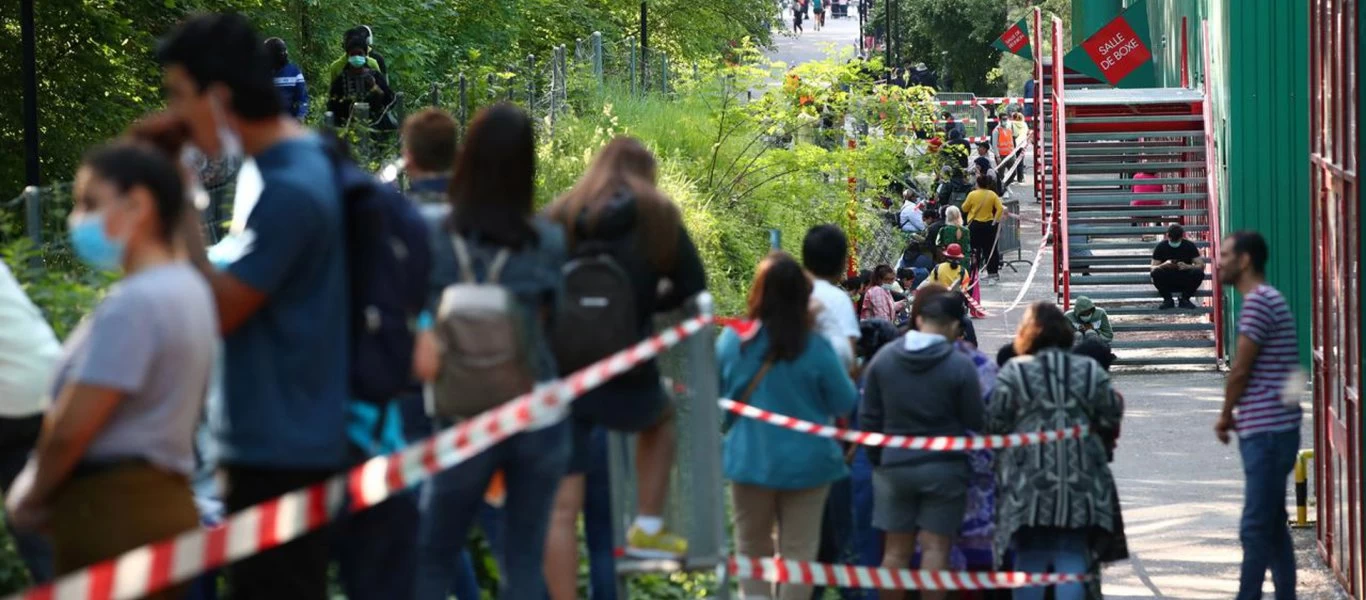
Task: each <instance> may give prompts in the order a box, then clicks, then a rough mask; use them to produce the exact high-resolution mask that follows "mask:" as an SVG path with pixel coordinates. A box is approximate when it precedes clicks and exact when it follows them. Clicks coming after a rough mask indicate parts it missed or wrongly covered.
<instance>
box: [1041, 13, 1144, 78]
mask: <svg viewBox="0 0 1366 600" xmlns="http://www.w3.org/2000/svg"><path fill="white" fill-rule="evenodd" d="M1063 64H1064V65H1065V66H1066V67H1067V68H1069V69H1072V70H1074V71H1077V72H1078V73H1084V74H1086V75H1090V76H1092V77H1095V78H1096V79H1099V80H1101V81H1104V82H1105V83H1108V84H1110V85H1112V86H1114V87H1121V88H1145V87H1153V86H1155V85H1157V69H1156V67H1155V66H1154V65H1153V53H1152V38H1151V37H1149V35H1148V2H1147V0H1138V2H1135V3H1134V4H1133V5H1132V6H1130V7H1129V8H1127V9H1125V10H1124V12H1123V13H1120V15H1119V16H1118V17H1115V19H1114V20H1113V21H1110V23H1109V24H1108V25H1106V26H1104V27H1101V28H1100V31H1097V32H1095V33H1094V34H1091V37H1088V38H1086V40H1085V41H1083V42H1082V43H1081V45H1079V46H1077V47H1076V48H1073V49H1072V51H1071V52H1068V53H1067V56H1066V57H1065V58H1063Z"/></svg>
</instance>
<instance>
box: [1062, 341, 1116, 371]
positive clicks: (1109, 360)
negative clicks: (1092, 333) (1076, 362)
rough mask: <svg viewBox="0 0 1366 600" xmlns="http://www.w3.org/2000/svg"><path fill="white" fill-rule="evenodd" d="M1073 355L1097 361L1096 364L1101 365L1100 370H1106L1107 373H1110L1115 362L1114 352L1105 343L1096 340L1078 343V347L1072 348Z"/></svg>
mask: <svg viewBox="0 0 1366 600" xmlns="http://www.w3.org/2000/svg"><path fill="white" fill-rule="evenodd" d="M1072 353H1073V354H1080V355H1082V356H1089V357H1091V358H1093V359H1095V360H1096V362H1097V363H1099V364H1100V368H1102V369H1105V370H1106V371H1109V370H1110V365H1112V364H1114V362H1115V355H1114V353H1113V352H1110V348H1109V346H1106V345H1105V344H1104V343H1103V342H1101V341H1100V340H1097V339H1094V338H1087V339H1084V340H1082V341H1081V342H1079V343H1077V345H1076V346H1074V347H1073V348H1072Z"/></svg>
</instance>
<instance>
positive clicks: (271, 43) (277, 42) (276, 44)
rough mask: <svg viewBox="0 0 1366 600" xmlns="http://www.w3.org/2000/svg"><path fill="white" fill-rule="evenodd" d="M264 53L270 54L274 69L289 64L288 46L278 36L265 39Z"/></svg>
mask: <svg viewBox="0 0 1366 600" xmlns="http://www.w3.org/2000/svg"><path fill="white" fill-rule="evenodd" d="M266 53H267V54H269V55H270V59H271V61H273V63H274V64H275V68H276V69H279V68H281V67H284V66H285V65H287V64H289V47H288V46H286V45H285V41H284V40H282V39H280V38H277V37H273V38H270V39H268V40H266Z"/></svg>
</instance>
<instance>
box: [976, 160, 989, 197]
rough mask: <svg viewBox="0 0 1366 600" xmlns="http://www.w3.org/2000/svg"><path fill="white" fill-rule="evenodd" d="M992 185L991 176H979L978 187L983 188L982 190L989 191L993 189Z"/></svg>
mask: <svg viewBox="0 0 1366 600" xmlns="http://www.w3.org/2000/svg"><path fill="white" fill-rule="evenodd" d="M982 160H986V159H982ZM991 183H992V182H991V176H990V175H986V174H982V175H978V176H977V187H979V188H982V189H984V190H989V189H991Z"/></svg>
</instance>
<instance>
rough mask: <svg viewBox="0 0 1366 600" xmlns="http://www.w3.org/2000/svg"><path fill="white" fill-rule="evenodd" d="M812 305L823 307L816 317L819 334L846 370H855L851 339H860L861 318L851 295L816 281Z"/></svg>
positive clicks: (826, 283)
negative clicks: (832, 348) (859, 319)
mask: <svg viewBox="0 0 1366 600" xmlns="http://www.w3.org/2000/svg"><path fill="white" fill-rule="evenodd" d="M811 302H812V303H813V304H819V305H820V308H821V310H820V312H819V313H817V314H816V331H818V332H820V334H821V335H823V336H825V339H827V340H829V341H830V345H831V346H834V347H835V354H836V355H838V356H839V357H840V362H841V363H843V364H844V367H845V368H846V369H850V368H853V366H854V349H853V348H852V347H850V345H849V338H855V339H857V338H858V337H859V328H858V315H857V314H855V313H854V301H853V300H850V299H849V294H846V293H845V292H844V290H842V289H840V288H839V287H837V286H835V285H834V284H832V283H830V282H829V281H826V280H824V279H817V280H816V281H815V283H814V284H813V285H812V287H811Z"/></svg>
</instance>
